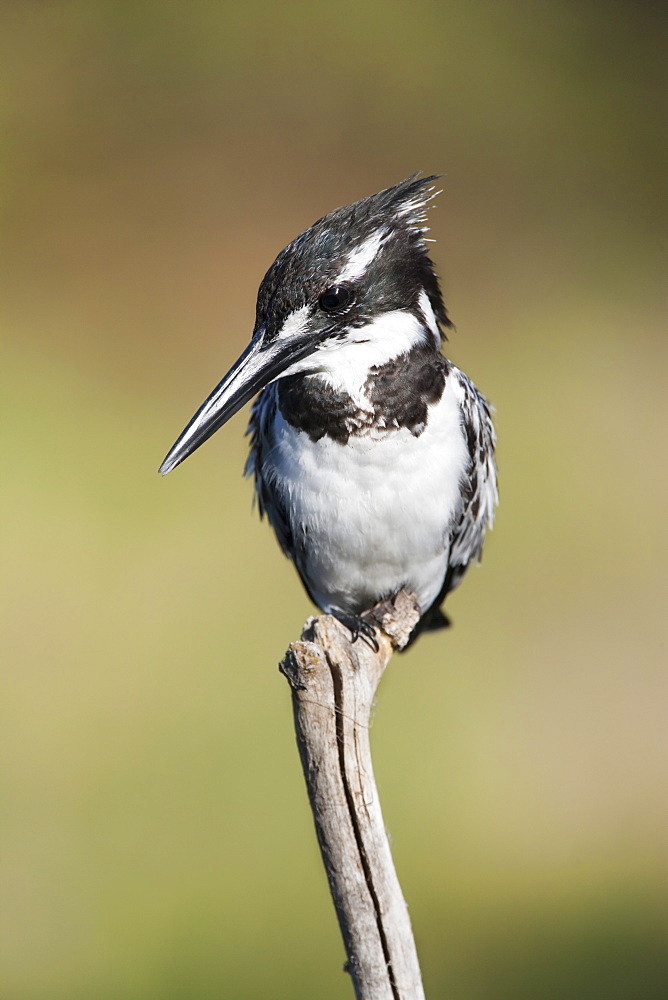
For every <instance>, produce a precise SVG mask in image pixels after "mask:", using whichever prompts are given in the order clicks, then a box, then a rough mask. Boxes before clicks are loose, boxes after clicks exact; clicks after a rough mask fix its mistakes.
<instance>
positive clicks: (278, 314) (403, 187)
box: [256, 174, 452, 336]
mask: <svg viewBox="0 0 668 1000" xmlns="http://www.w3.org/2000/svg"><path fill="white" fill-rule="evenodd" d="M437 179H438V178H437V176H435V175H434V176H430V177H423V178H419V177H418V176H417V174H413V175H412V176H411V177H408V178H407V179H406V180H404V181H401V182H400V183H399V184H396V185H395V186H394V187H391V188H386V189H385V190H383V191H379V192H378V193H377V194H373V195H371V196H370V197H368V198H363V199H362V200H361V201H356V202H354V203H353V204H352V205H347V206H346V207H344V208H337V209H335V210H334V211H333V212H329V213H328V214H327V215H324V216H323V217H322V218H321V219H318V220H317V222H314V223H313V225H312V226H309V228H308V229H306V230H305V231H304V232H303V233H301V234H300V235H299V236H298V237H297V238H296V239H295V240H293V241H292V242H291V243H289V244H288V246H286V247H285V249H284V250H282V251H281V252H280V253H279V255H278V257H277V258H276V260H275V261H274V263H273V264H272V266H271V267H270V268H269V270H268V271H267V273H266V275H265V277H264V279H263V280H262V284H261V285H260V289H259V292H258V299H257V313H256V329H257V328H259V327H260V326H262V325H266V327H267V329H268V331H269V336H271V333H272V331H278V330H279V329H280V327H281V324H282V322H283V321H284V320H285V318H286V317H287V316H289V315H290V313H292V312H294V311H295V310H297V309H300V308H301V307H302V306H305V305H308V306H312V307H313V308H314V310H315V309H316V307H317V306H318V304H319V307H320V309H321V310H324V311H325V312H329V313H332V314H333V313H337V312H338V313H341V314H342V317H343V319H345V324H346V325H347V326H348V327H350V326H363V325H364V324H366V323H368V322H369V321H370V320H371V319H373V318H374V316H376V315H378V314H379V313H382V312H389V311H392V310H394V309H404V310H411V309H416V308H417V301H418V298H419V295H420V292H421V291H422V290H424V291H425V292H426V294H427V296H428V298H429V301H430V304H431V307H432V309H433V311H434V315H435V317H436V319H437V321H438V323H439V325H440V326H441V327H450V326H451V325H452V324H451V323H450V320H449V319H448V314H447V312H446V309H445V306H444V304H443V298H442V295H441V290H440V287H439V283H438V277H437V275H436V272H435V268H434V264H433V262H432V261H431V259H430V257H429V254H428V252H427V245H426V242H425V237H424V234H425V232H426V231H427V228H426V219H427V217H426V213H427V208H428V205H429V202H430V201H431V200H432V199H433V198H434V197H435V196H436V194H437V193H438V192H436V191H435V189H434V187H433V182H434V181H435V180H437ZM380 233H382V234H383V239H382V247H381V250H380V252H379V253H378V254H377V255H376V256H375V257H374V259H373V260H371V261H370V263H369V266H368V268H366V269H365V271H364V273H363V274H361V275H359V277H358V279H357V280H356V281H352V282H350V283H346V284H344V285H343V286H341V285H337V283H336V282H337V277H338V276H339V275H340V273H341V271H342V268H343V267H344V264H345V262H346V260H348V259H349V258H350V255H351V253H354V251H355V250H356V249H357V248H360V247H363V246H364V244H365V243H366V241H368V240H370V239H372V238H373V237H374V234H380ZM343 319H342V320H341V321H340V322H341V324H343ZM332 325H335V320H333V319H332V317H330V323H329V327H328V328H331V327H332Z"/></svg>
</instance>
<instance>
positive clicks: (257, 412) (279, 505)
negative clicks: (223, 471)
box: [245, 383, 294, 558]
mask: <svg viewBox="0 0 668 1000" xmlns="http://www.w3.org/2000/svg"><path fill="white" fill-rule="evenodd" d="M277 405H278V398H277V392H276V384H275V383H273V384H272V385H269V386H267V388H266V389H264V390H263V391H262V392H261V393H260V395H259V396H258V397H257V399H256V400H255V402H254V403H253V408H252V410H251V415H250V420H249V422H248V429H247V431H246V434H247V435H248V436H249V437H250V439H251V442H250V453H249V455H248V459H247V461H246V469H245V474H246V475H247V476H253V477H254V480H255V495H256V496H257V502H258V507H259V510H260V517H263V516H264V515H265V514H266V515H267V519H268V521H269V523H270V524H271V526H272V528H273V529H274V531H275V533H276V537H277V538H278V542H279V545H280V546H281V548H282V550H283V552H284V553H285V555H286V556H288V557H289V558H294V540H293V537H292V529H291V527H290V520H289V518H288V510H287V506H286V503H285V501H284V498H283V497H282V495H281V492H280V490H279V489H278V486H277V484H276V483H275V482H272V479H271V477H270V476H267V475H266V473H265V472H263V464H264V461H265V458H266V453H267V451H268V450H270V449H271V448H272V447H273V434H272V426H273V423H274V418H275V416H276V407H277Z"/></svg>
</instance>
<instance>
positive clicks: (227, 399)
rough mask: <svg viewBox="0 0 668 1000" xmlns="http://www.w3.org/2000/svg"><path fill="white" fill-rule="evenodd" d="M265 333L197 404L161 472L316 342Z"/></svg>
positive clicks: (258, 334)
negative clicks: (270, 338)
mask: <svg viewBox="0 0 668 1000" xmlns="http://www.w3.org/2000/svg"><path fill="white" fill-rule="evenodd" d="M265 334H266V330H265V328H264V327H261V328H260V329H259V330H258V331H257V332H256V333H255V335H254V336H253V339H252V340H251V342H250V344H249V345H248V347H247V348H246V350H245V351H244V352H243V354H242V355H241V357H240V358H239V359H238V360H237V361H235V363H234V364H233V365H232V367H231V368H230V370H229V372H228V373H227V375H226V376H225V378H224V379H223V380H222V382H220V383H219V385H217V386H216V388H215V389H214V390H213V392H212V393H211V395H210V396H209V398H208V399H207V400H206V401H205V402H204V403H203V404H202V406H200V408H199V410H198V411H197V413H196V414H195V416H194V417H193V418H192V420H191V421H190V423H189V424H188V426H187V427H186V429H185V430H184V431H183V433H182V434H181V436H180V437H179V438H178V439H177V441H176V443H175V444H174V445H173V447H172V448H171V449H170V451H169V452H168V454H167V457H166V458H165V460H164V462H163V463H162V465H161V466H160V468H159V469H158V472H160V473H161V474H162V475H163V476H166V475H167V473H168V472H171V471H172V469H174V468H176V466H177V465H179V464H180V463H181V462H182V461H183V460H184V459H185V458H187V457H188V455H192V453H193V452H194V451H196V450H197V448H199V446H200V445H201V444H204V442H205V441H207V440H208V439H209V438H210V437H211V435H212V434H215V433H216V431H217V430H218V429H219V428H220V427H222V426H223V424H224V423H226V422H227V421H228V420H229V419H230V417H233V416H234V414H235V413H237V412H238V411H239V410H240V409H241V407H242V406H243V405H244V403H247V402H248V400H249V399H252V397H253V396H254V395H255V394H256V393H258V392H259V391H260V389H264V387H265V385H268V384H269V383H270V382H272V381H273V380H274V379H275V378H277V377H278V376H279V375H281V374H282V373H283V372H284V371H285V370H286V369H287V368H289V367H290V365H292V364H294V363H295V362H296V361H299V360H301V358H304V357H306V356H307V355H308V354H311V353H312V352H313V351H314V350H315V348H316V347H317V342H316V343H314V342H313V339H312V338H311V337H308V336H304V335H303V334H300V335H298V336H295V337H291V338H290V339H289V340H283V339H281V340H278V341H276V340H273V341H268V342H267V341H265Z"/></svg>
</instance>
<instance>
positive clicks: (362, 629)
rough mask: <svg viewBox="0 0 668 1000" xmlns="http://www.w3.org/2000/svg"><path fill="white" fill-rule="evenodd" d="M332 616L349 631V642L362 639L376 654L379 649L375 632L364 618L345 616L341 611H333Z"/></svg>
mask: <svg viewBox="0 0 668 1000" xmlns="http://www.w3.org/2000/svg"><path fill="white" fill-rule="evenodd" d="M332 614H333V615H334V617H335V618H336V620H337V621H340V622H341V624H342V625H345V627H346V628H347V629H348V630H349V632H350V641H351V642H357V640H358V639H362V640H363V642H366V644H367V646H370V647H371V649H373V651H374V653H377V652H378V650H379V648H380V647H379V645H378V640H377V639H376V630H375V628H374V627H373V625H371V624H370V623H369V622H368V621H366V619H365V618H362V617H361V616H360V615H347V614H345V612H343V611H333V612H332Z"/></svg>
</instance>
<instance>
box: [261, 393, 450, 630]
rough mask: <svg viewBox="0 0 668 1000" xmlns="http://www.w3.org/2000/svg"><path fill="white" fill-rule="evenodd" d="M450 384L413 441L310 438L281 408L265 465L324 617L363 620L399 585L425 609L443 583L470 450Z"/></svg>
mask: <svg viewBox="0 0 668 1000" xmlns="http://www.w3.org/2000/svg"><path fill="white" fill-rule="evenodd" d="M453 383H454V380H451V379H448V382H447V383H446V388H445V391H444V393H443V396H442V397H441V399H440V401H439V402H438V403H437V404H436V405H434V406H432V407H430V409H429V417H428V421H427V426H426V428H425V429H424V431H423V432H422V433H421V434H420V435H419V436H418V437H415V436H414V435H413V434H411V432H410V431H409V430H407V429H405V428H401V429H399V430H391V431H387V432H384V433H382V434H381V435H379V436H377V437H373V436H371V435H368V436H362V437H351V438H350V440H349V441H348V443H347V444H345V445H342V444H339V443H337V442H336V441H332V440H331V439H330V438H328V437H323V438H321V439H320V440H319V441H312V440H311V439H310V438H309V436H308V435H307V434H306V433H304V432H302V431H298V430H295V429H294V428H293V427H291V426H290V424H288V423H287V422H286V421H285V420H284V419H283V417H282V416H281V414H280V412H279V413H277V415H276V424H275V426H274V447H273V448H271V450H269V453H268V454H266V455H265V456H263V457H264V461H263V475H264V476H265V477H266V478H265V481H266V482H268V483H273V484H275V487H276V488H277V489H278V490H279V492H280V493H281V495H282V497H283V498H284V504H285V506H286V507H287V510H288V512H289V519H290V523H291V527H292V533H293V536H294V537H295V538H300V539H303V546H302V547H300V549H299V550H298V551H297V552H296V553H295V557H296V561H297V562H298V565H299V569H300V572H301V573H302V575H303V576H304V578H305V580H306V583H307V585H308V588H309V590H310V592H311V594H312V595H313V597H314V599H315V600H316V602H317V603H318V605H319V606H320V607H321V608H322V609H323V610H325V611H333V610H339V611H344V612H348V613H354V614H359V613H361V612H362V611H364V610H366V609H367V608H369V607H370V606H372V605H373V604H374V603H375V602H376V601H377V600H379V599H380V598H382V597H384V596H388V595H390V594H392V593H393V592H395V591H396V590H398V589H399V588H400V587H402V586H405V587H408V588H409V589H410V590H411V591H412V592H413V593H415V595H416V597H417V599H418V602H419V604H420V607H421V609H422V610H423V611H426V610H427V608H429V607H430V605H431V604H432V603H433V601H434V600H435V599H436V597H437V596H438V593H439V591H440V589H441V586H442V584H443V579H444V577H445V572H446V569H447V563H448V550H449V543H450V531H451V527H452V523H453V520H454V519H455V517H456V515H458V514H459V512H460V511H461V507H462V495H461V484H462V480H463V477H464V472H465V469H466V466H467V462H468V453H467V446H466V441H465V438H464V433H463V430H462V426H461V419H460V409H459V405H458V402H457V398H456V395H455V392H454V390H453Z"/></svg>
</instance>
